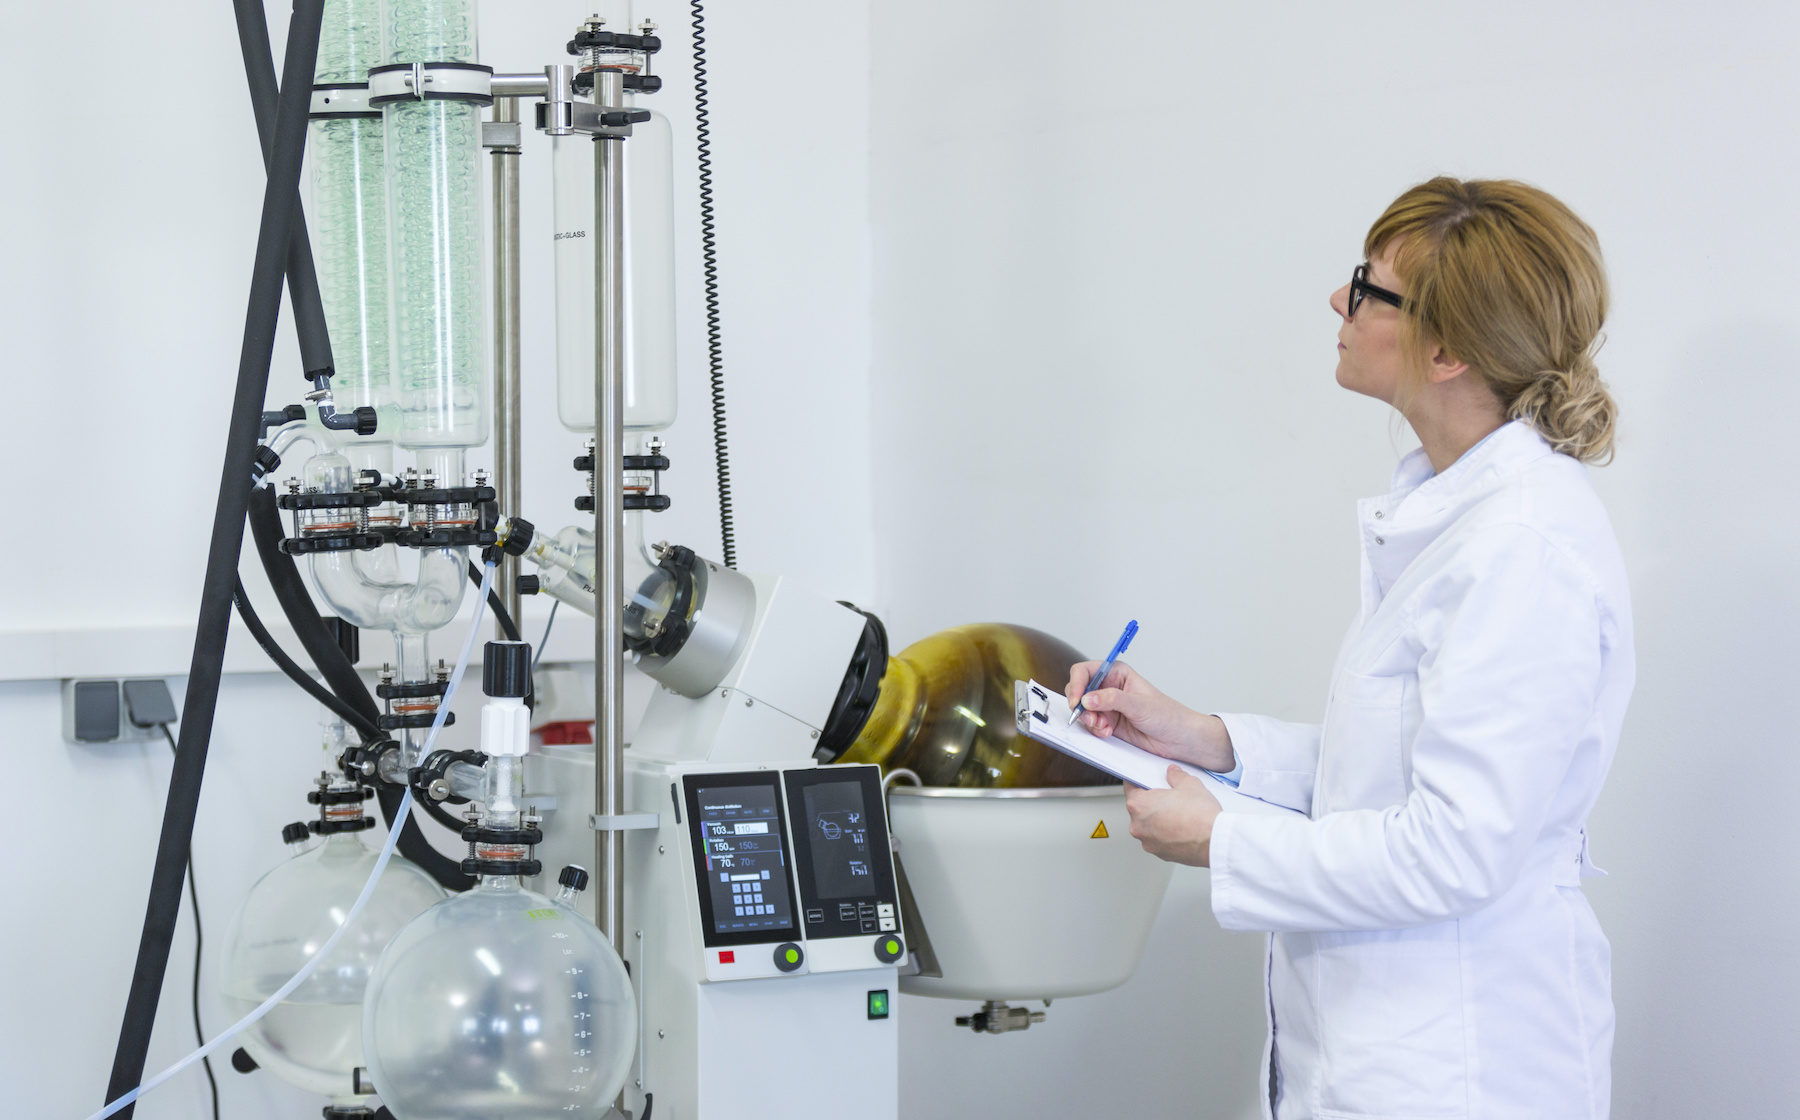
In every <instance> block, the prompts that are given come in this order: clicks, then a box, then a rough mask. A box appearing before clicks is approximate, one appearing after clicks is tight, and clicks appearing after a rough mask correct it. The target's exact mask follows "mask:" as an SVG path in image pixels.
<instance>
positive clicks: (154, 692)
mask: <svg viewBox="0 0 1800 1120" xmlns="http://www.w3.org/2000/svg"><path fill="white" fill-rule="evenodd" d="M239 588H240V590H241V588H242V584H240V585H239ZM124 692H125V711H126V714H127V715H128V716H129V717H130V719H131V722H132V725H133V726H136V727H143V728H150V727H154V728H156V729H157V730H159V731H161V732H162V733H163V738H164V739H167V740H168V741H169V753H170V754H177V753H179V751H180V748H179V747H178V746H177V744H176V742H175V733H174V732H173V731H170V730H169V725H170V724H171V723H174V722H175V721H176V720H177V719H178V718H179V717H178V716H177V715H176V712H175V698H174V697H173V696H171V695H169V685H168V682H166V681H163V680H159V679H150V680H136V681H126V682H125V687H124ZM187 884H188V902H189V904H190V906H191V907H192V909H193V911H194V988H193V994H192V1002H193V1008H194V1037H195V1038H196V1039H197V1040H199V1042H200V1044H201V1045H203V1046H204V1045H205V1044H206V1031H205V1030H204V1029H203V1028H202V1027H201V1025H200V961H201V953H202V950H203V949H204V948H205V945H206V941H205V938H204V937H203V936H202V934H201V930H200V887H199V885H198V884H197V883H196V882H195V880H194V853H193V852H192V851H191V850H190V851H189V852H188V861H187ZM202 1063H203V1065H204V1066H205V1068H206V1084H207V1086H208V1087H209V1088H210V1089H211V1091H212V1112H213V1120H219V1079H218V1078H217V1077H214V1076H213V1068H212V1059H211V1058H205V1059H203V1060H202Z"/></svg>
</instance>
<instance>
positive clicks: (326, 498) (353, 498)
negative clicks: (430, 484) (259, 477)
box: [275, 490, 387, 509]
mask: <svg viewBox="0 0 1800 1120" xmlns="http://www.w3.org/2000/svg"><path fill="white" fill-rule="evenodd" d="M386 500H387V499H386V498H385V497H383V496H382V495H381V494H380V493H379V492H377V491H374V490H348V491H339V492H333V493H327V492H325V491H318V490H314V491H308V492H307V493H305V494H278V495H276V497H275V504H276V505H278V506H280V507H281V508H282V509H367V508H368V507H369V506H378V505H380V504H381V503H382V502H384V501H386Z"/></svg>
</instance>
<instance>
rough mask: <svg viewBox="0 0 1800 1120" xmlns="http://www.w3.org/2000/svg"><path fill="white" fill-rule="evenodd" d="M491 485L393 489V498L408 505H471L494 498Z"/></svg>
mask: <svg viewBox="0 0 1800 1120" xmlns="http://www.w3.org/2000/svg"><path fill="white" fill-rule="evenodd" d="M495 496H496V495H495V492H494V488H493V487H492V486H437V487H433V488H432V489H430V490H407V489H400V490H396V491H394V500H395V501H397V502H404V503H406V504H407V505H409V506H472V505H475V504H476V503H477V502H491V501H493V500H494V498H495Z"/></svg>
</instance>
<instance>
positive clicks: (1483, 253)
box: [1363, 176, 1619, 463]
mask: <svg viewBox="0 0 1800 1120" xmlns="http://www.w3.org/2000/svg"><path fill="white" fill-rule="evenodd" d="M1389 246H1393V247H1394V248H1395V254H1394V271H1395V273H1396V274H1398V276H1399V279H1400V281H1401V284H1402V286H1403V287H1404V289H1405V291H1406V306H1405V308H1403V313H1402V316H1401V347H1402V351H1403V353H1405V354H1406V355H1407V357H1408V359H1409V363H1410V364H1411V365H1412V366H1413V367H1415V368H1416V369H1417V370H1419V371H1421V372H1422V371H1423V369H1424V367H1425V364H1426V360H1427V356H1428V350H1429V347H1430V345H1432V344H1435V345H1438V346H1442V347H1443V348H1444V350H1445V351H1446V352H1447V353H1449V354H1451V355H1454V356H1455V358H1456V359H1457V360H1458V361H1461V362H1464V363H1466V364H1467V365H1468V367H1469V369H1470V371H1471V372H1473V373H1475V374H1476V375H1477V376H1479V377H1480V378H1481V380H1482V381H1483V382H1484V383H1486V384H1487V386H1488V387H1489V388H1490V389H1492V390H1493V392H1494V395H1495V396H1496V397H1498V398H1499V400H1500V403H1501V405H1502V406H1503V407H1504V408H1505V409H1506V414H1507V416H1508V417H1510V418H1512V419H1515V420H1523V421H1525V422H1526V423H1527V424H1529V425H1531V427H1533V428H1535V429H1536V430H1537V432H1538V433H1539V434H1540V435H1542V436H1543V437H1544V439H1545V440H1546V441H1548V442H1549V444H1550V446H1551V447H1553V448H1555V449H1556V450H1557V451H1560V452H1563V453H1564V454H1567V455H1571V456H1573V457H1574V458H1576V459H1580V460H1582V461H1583V462H1594V463H1604V462H1607V461H1609V460H1611V458H1612V454H1613V428H1614V424H1615V421H1616V419H1617V417H1618V411H1619V410H1618V405H1617V404H1615V403H1614V401H1613V398H1612V395H1611V394H1610V393H1608V392H1607V390H1606V384H1605V382H1603V381H1601V380H1600V371H1599V370H1598V369H1597V368H1595V365H1594V353H1595V352H1596V351H1597V350H1598V349H1599V344H1600V341H1601V338H1600V327H1601V325H1602V324H1603V323H1604V322H1605V321H1606V304H1607V291H1606V271H1605V267H1604V265H1603V264H1602V262H1601V259H1600V242H1599V239H1598V238H1596V237H1595V236H1594V231H1593V230H1592V229H1590V228H1589V227H1588V225H1587V223H1586V222H1583V221H1582V220H1581V219H1580V218H1578V217H1576V216H1575V213H1574V211H1572V210H1570V209H1569V208H1568V207H1567V206H1564V205H1563V204H1562V203H1561V202H1559V201H1557V200H1556V199H1555V198H1552V197H1551V196H1550V195H1548V194H1545V193H1544V192H1543V191H1541V190H1538V189H1537V188H1536V187H1530V186H1526V185H1525V184H1524V183H1517V182H1513V181H1510V180H1504V179H1488V180H1484V179H1470V180H1466V181H1465V180H1460V179H1451V178H1446V177H1442V176H1440V177H1439V178H1436V179H1432V180H1431V181H1429V182H1425V183H1420V184H1419V185H1418V186H1416V187H1413V188H1412V189H1411V190H1409V191H1407V192H1406V193H1405V194H1403V195H1401V196H1400V197H1399V198H1397V199H1395V200H1394V203H1393V205H1391V206H1389V207H1388V208H1387V212H1386V213H1384V214H1382V215H1381V217H1380V218H1378V219H1377V220H1376V222H1375V224H1374V225H1373V226H1371V227H1370V229H1369V236H1368V237H1367V238H1366V239H1365V240H1364V242H1363V251H1364V253H1365V254H1366V255H1367V256H1368V257H1369V259H1371V260H1373V259H1374V258H1375V257H1377V256H1379V255H1380V254H1381V253H1383V252H1384V251H1386V249H1387V248H1388V247H1389Z"/></svg>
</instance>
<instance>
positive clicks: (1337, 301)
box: [1331, 284, 1350, 322]
mask: <svg viewBox="0 0 1800 1120" xmlns="http://www.w3.org/2000/svg"><path fill="white" fill-rule="evenodd" d="M1331 309H1332V310H1333V311H1335V312H1337V313H1338V315H1339V317H1341V318H1342V319H1343V320H1344V321H1345V322H1349V320H1350V285H1348V284H1345V285H1344V286H1343V287H1341V288H1339V289H1338V290H1337V291H1335V292H1332V293H1331Z"/></svg>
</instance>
